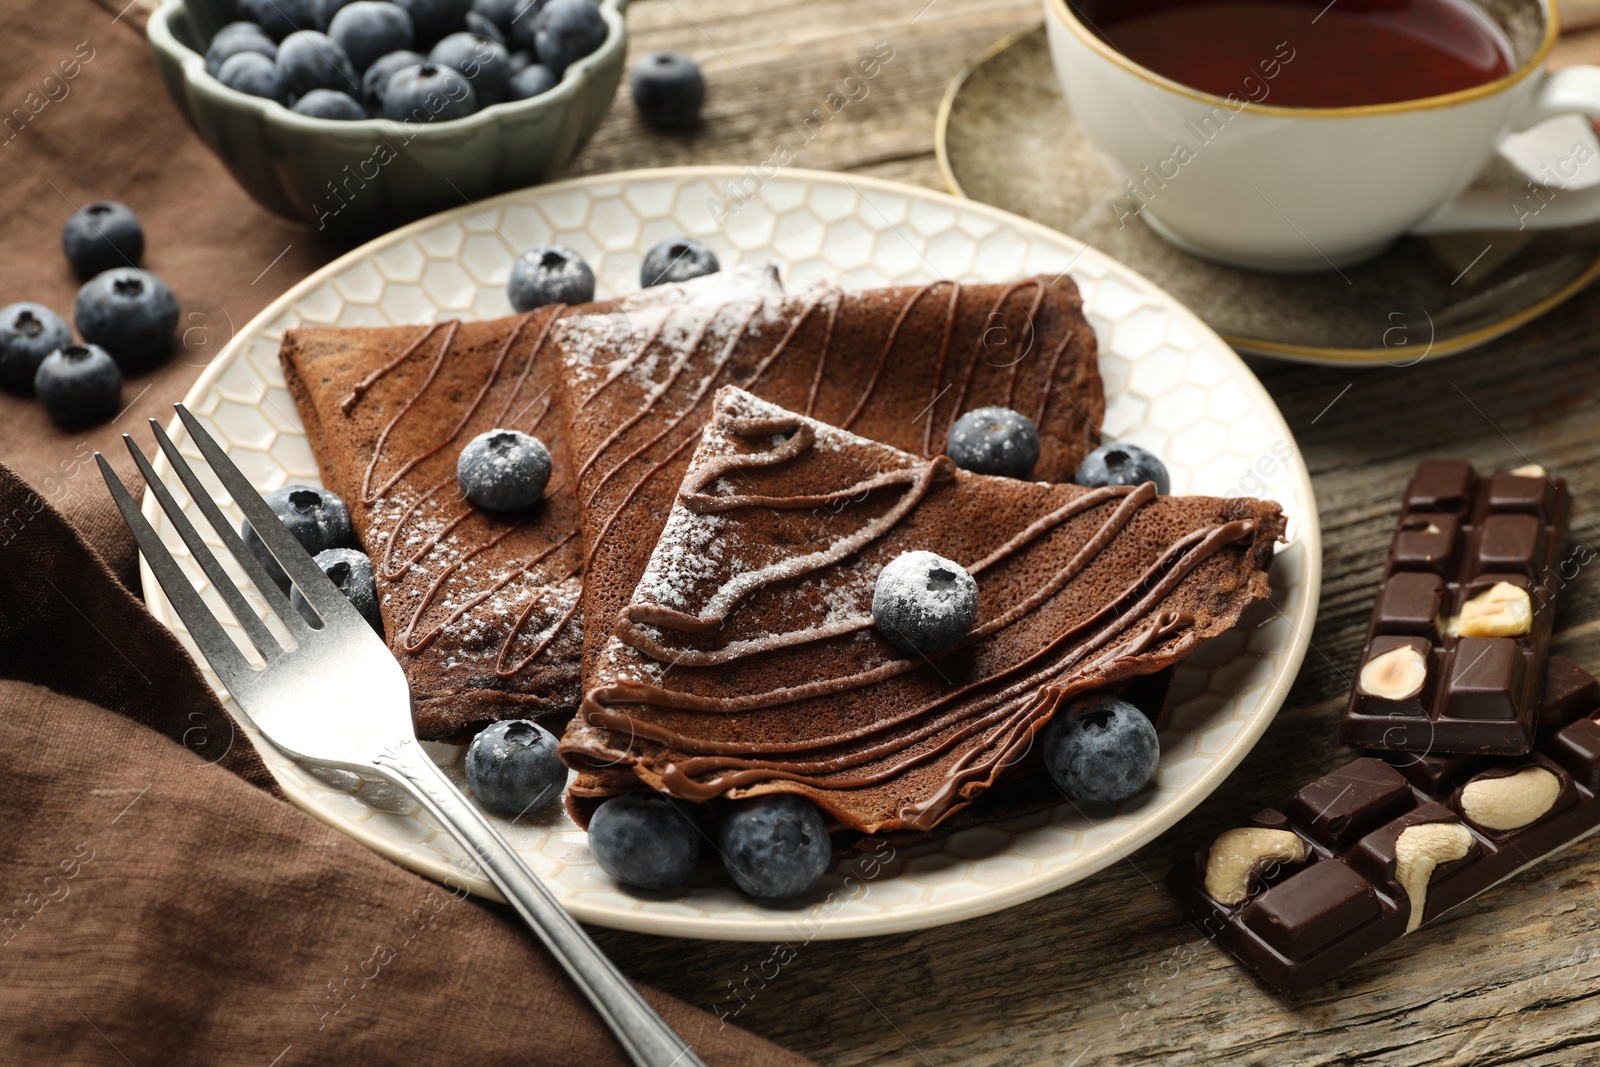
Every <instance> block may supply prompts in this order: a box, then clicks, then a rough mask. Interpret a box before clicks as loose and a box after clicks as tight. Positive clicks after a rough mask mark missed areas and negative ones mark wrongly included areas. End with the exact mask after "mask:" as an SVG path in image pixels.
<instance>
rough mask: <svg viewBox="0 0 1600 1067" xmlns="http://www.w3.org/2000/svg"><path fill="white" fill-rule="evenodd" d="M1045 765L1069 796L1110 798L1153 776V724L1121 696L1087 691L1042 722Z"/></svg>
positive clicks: (1156, 755) (1156, 752)
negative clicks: (1084, 694)
mask: <svg viewBox="0 0 1600 1067" xmlns="http://www.w3.org/2000/svg"><path fill="white" fill-rule="evenodd" d="M1043 751H1044V762H1045V767H1046V768H1047V769H1048V770H1049V772H1050V777H1051V779H1052V780H1053V781H1054V782H1055V783H1056V785H1057V786H1059V787H1060V788H1061V791H1062V792H1063V793H1065V794H1067V796H1069V797H1072V798H1074V799H1075V800H1088V801H1093V802H1095V803H1100V804H1114V803H1116V802H1117V801H1120V800H1127V799H1128V798H1129V797H1131V796H1133V795H1135V794H1136V793H1138V792H1139V791H1140V790H1142V789H1143V788H1144V787H1145V786H1147V785H1149V784H1150V779H1152V778H1154V777H1155V773H1156V763H1157V762H1158V761H1159V760H1160V759H1161V744H1160V742H1159V741H1157V740H1156V728H1155V727H1154V726H1152V725H1151V724H1150V720H1149V718H1147V717H1146V716H1145V714H1144V712H1142V711H1140V710H1139V709H1138V708H1136V707H1134V706H1133V705H1132V704H1129V703H1128V702H1127V701H1125V700H1113V699H1110V698H1106V697H1089V698H1087V699H1085V700H1080V701H1078V702H1077V703H1075V704H1073V705H1072V706H1071V707H1069V708H1068V709H1067V710H1066V711H1064V712H1060V713H1058V714H1057V715H1056V717H1055V718H1054V719H1052V720H1051V721H1050V724H1049V725H1048V726H1046V727H1045V728H1044V737H1043Z"/></svg>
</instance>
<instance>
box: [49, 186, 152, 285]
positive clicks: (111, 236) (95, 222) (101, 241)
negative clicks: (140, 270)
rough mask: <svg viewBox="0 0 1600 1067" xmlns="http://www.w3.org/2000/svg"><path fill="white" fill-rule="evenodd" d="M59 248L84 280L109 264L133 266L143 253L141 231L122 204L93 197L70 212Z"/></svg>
mask: <svg viewBox="0 0 1600 1067" xmlns="http://www.w3.org/2000/svg"><path fill="white" fill-rule="evenodd" d="M61 250H62V251H63V252H65V253H66V254H67V262H68V263H70V264H72V270H73V272H74V273H75V274H77V276H78V277H79V278H81V279H83V280H85V281H87V280H88V279H90V278H93V277H94V276H95V275H96V274H99V273H100V272H101V271H107V270H111V269H112V268H113V267H137V266H138V265H139V259H140V258H141V257H142V256H143V255H144V230H143V228H141V227H140V225H139V216H137V215H135V214H134V213H133V209H132V208H130V207H128V206H127V205H126V204H119V203H117V202H116V201H115V200H96V201H95V202H94V203H92V204H85V205H84V206H83V207H81V208H79V209H78V210H77V211H74V212H73V213H72V217H71V218H69V219H67V224H66V225H65V226H63V227H62V229H61Z"/></svg>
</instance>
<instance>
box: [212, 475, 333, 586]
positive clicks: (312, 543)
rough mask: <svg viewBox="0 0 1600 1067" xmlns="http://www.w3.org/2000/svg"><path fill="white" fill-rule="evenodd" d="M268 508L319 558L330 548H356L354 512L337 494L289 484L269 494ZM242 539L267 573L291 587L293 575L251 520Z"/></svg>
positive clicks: (242, 531) (241, 529) (243, 525)
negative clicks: (272, 551) (274, 556)
mask: <svg viewBox="0 0 1600 1067" xmlns="http://www.w3.org/2000/svg"><path fill="white" fill-rule="evenodd" d="M266 501H267V507H269V508H271V509H272V513H273V514H274V515H276V516H278V521H279V522H281V523H283V525H284V528H285V529H287V530H288V531H289V532H290V533H291V534H293V535H294V539H295V540H296V541H299V542H300V545H301V547H302V548H304V549H305V550H306V551H307V552H309V553H311V554H312V555H313V556H315V555H316V554H317V553H319V552H326V551H327V550H328V549H330V548H353V547H354V546H355V543H356V535H355V532H354V531H353V530H352V529H351V527H350V509H349V508H347V507H345V506H344V501H343V500H340V499H339V498H338V497H337V496H336V495H334V494H333V493H330V492H328V490H326V489H319V488H317V487H315V486H310V485H286V486H284V487H283V488H281V489H274V490H273V491H272V492H270V493H268V494H266ZM239 536H240V537H242V538H244V543H245V544H246V545H247V546H248V547H249V549H250V551H251V552H252V553H254V555H255V557H256V559H258V560H260V561H261V565H262V566H263V567H265V568H266V569H267V574H268V575H269V576H270V577H271V578H272V580H273V581H275V582H277V583H278V584H279V585H280V586H287V585H288V584H289V576H288V575H287V574H285V573H284V572H283V568H282V567H280V566H278V561H277V560H276V559H274V558H273V556H272V553H271V552H269V551H267V546H266V544H265V543H264V542H263V541H262V540H261V538H259V537H257V536H256V532H255V530H254V529H253V528H252V527H251V525H250V522H249V520H246V521H244V522H242V523H240V524H239Z"/></svg>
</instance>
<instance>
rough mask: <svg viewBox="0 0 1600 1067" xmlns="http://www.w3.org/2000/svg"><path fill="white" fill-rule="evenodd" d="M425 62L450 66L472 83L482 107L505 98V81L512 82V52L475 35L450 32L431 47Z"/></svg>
mask: <svg viewBox="0 0 1600 1067" xmlns="http://www.w3.org/2000/svg"><path fill="white" fill-rule="evenodd" d="M428 61H429V62H430V63H439V64H442V65H444V66H446V67H450V68H451V69H452V70H455V71H457V72H459V73H460V75H461V76H462V77H463V78H466V79H467V81H469V82H471V83H472V91H473V92H475V93H477V94H478V104H479V105H480V106H482V107H488V106H489V105H490V104H498V103H500V101H502V100H504V99H505V98H506V82H508V81H510V80H511V53H510V52H508V51H506V46H505V45H503V44H499V43H498V42H495V41H491V40H489V39H488V38H485V37H479V36H477V35H476V34H471V33H452V34H451V35H450V36H448V37H446V38H445V39H444V40H442V41H440V42H439V43H438V44H436V45H434V46H433V50H432V51H431V52H429V53H428Z"/></svg>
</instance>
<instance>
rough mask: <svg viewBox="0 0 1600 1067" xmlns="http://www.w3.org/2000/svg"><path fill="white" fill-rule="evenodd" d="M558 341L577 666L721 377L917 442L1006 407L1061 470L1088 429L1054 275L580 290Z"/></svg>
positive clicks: (1092, 387) (872, 433)
mask: <svg viewBox="0 0 1600 1067" xmlns="http://www.w3.org/2000/svg"><path fill="white" fill-rule="evenodd" d="M551 334H552V337H553V339H554V341H555V344H556V345H557V346H558V347H559V348H560V350H561V353H562V357H563V372H564V375H565V378H566V383H567V388H566V397H565V402H566V403H567V405H568V409H569V419H568V421H569V423H570V426H571V438H570V441H569V442H568V447H569V448H570V450H571V456H572V460H573V462H574V463H575V464H576V478H577V486H578V495H579V499H580V501H581V504H582V514H583V523H584V534H585V537H586V539H587V541H588V563H587V568H586V571H585V578H584V592H583V611H584V616H585V618H586V619H588V620H589V624H588V628H587V630H586V633H585V639H584V671H585V675H586V677H587V676H588V675H589V674H590V673H591V672H592V671H593V670H594V669H595V666H596V658H597V656H598V654H599V652H600V650H601V649H603V648H604V647H605V643H606V641H607V640H608V639H609V638H610V636H611V624H612V622H613V621H614V619H615V617H616V613H617V611H618V610H619V609H620V608H621V607H622V606H623V605H624V604H625V603H627V600H628V598H629V596H631V595H632V593H633V590H634V587H635V586H636V585H637V584H638V582H639V576H640V575H641V574H642V573H643V571H644V566H645V562H646V560H647V559H648V558H649V555H650V550H651V548H652V547H653V546H654V545H655V544H656V540H657V538H658V537H659V536H660V534H661V530H662V526H663V524H664V523H665V521H666V515H667V511H668V509H669V508H670V507H671V506H672V501H673V498H674V497H675V496H676V494H677V492H678V486H679V484H680V483H681V482H682V480H683V473H684V470H685V468H686V467H687V465H688V462H689V456H690V452H691V450H692V449H693V448H694V446H695V443H696V441H698V440H699V435H700V429H701V427H702V426H704V425H705V421H706V419H707V417H708V416H709V414H710V409H711V402H712V397H713V396H714V395H715V393H716V390H717V389H718V387H720V386H723V385H735V386H738V387H740V388H743V389H748V390H750V391H751V392H753V393H756V394H757V395H759V396H762V397H765V398H767V399H769V400H772V401H774V402H775V403H778V404H780V405H782V406H784V407H786V408H789V409H790V410H793V411H796V412H799V413H800V414H803V415H807V416H810V417H813V418H817V419H820V420H822V421H823V422H827V423H831V424H833V425H835V426H838V427H840V428H841V429H845V430H849V431H851V432H853V433H858V434H861V435H862V436H864V437H868V438H872V439H873V440H877V441H883V442H886V443H888V444H890V445H892V446H894V447H896V448H898V449H902V450H904V451H907V452H910V453H913V454H914V455H917V456H933V455H938V454H939V453H941V452H942V451H943V450H944V445H945V439H946V437H947V436H948V434H949V431H950V427H951V425H952V424H953V423H954V422H955V420H956V419H957V418H958V417H959V416H960V415H961V414H963V413H964V412H967V411H970V410H972V409H974V408H979V407H985V406H989V405H1002V406H1005V407H1009V408H1014V409H1016V410H1017V411H1020V412H1022V413H1023V414H1024V415H1027V416H1028V417H1029V418H1030V419H1032V420H1033V421H1034V423H1035V424H1036V425H1037V426H1038V429H1039V434H1040V437H1041V438H1042V441H1043V450H1042V452H1041V455H1040V458H1039V463H1038V466H1037V468H1036V470H1035V475H1036V477H1038V478H1040V479H1043V480H1048V481H1065V480H1066V479H1067V478H1069V477H1070V476H1071V475H1072V473H1073V472H1074V471H1075V470H1076V469H1077V466H1078V464H1079V462H1080V461H1081V460H1082V459H1083V457H1084V455H1086V454H1087V453H1088V452H1089V451H1090V450H1091V449H1093V448H1094V447H1095V446H1096V445H1097V444H1098V443H1099V433H1100V421H1101V418H1102V417H1103V416H1104V414H1105V395H1104V390H1103V387H1102V385H1101V381H1100V370H1099V358H1098V352H1097V348H1096V344H1095V336H1094V330H1093V329H1092V328H1091V327H1090V326H1089V324H1088V322H1087V321H1086V320H1085V318H1084V316H1083V305H1082V300H1081V299H1080V298H1079V295H1078V290H1077V287H1076V286H1075V285H1074V284H1073V282H1072V280H1071V279H1070V278H1068V277H1066V276H1065V275H1062V276H1060V277H1057V278H1054V279H1051V278H1029V279H1026V280H1023V281H1019V282H1012V283H1008V284H1003V285H959V284H956V283H954V282H935V283H933V284H930V285H922V286H914V287H905V288H893V289H872V290H864V291H850V290H842V289H837V288H831V287H828V288H817V289H812V290H809V291H805V292H799V293H795V294H792V295H788V296H774V295H768V296H755V297H740V296H737V295H731V296H730V298H729V299H727V300H726V301H725V302H723V303H721V304H716V303H714V302H712V301H710V300H706V301H703V302H701V303H699V304H697V305H692V306H691V305H682V304H680V305H677V306H658V307H654V308H649V309H628V308H625V307H621V306H619V305H604V304H601V305H593V306H591V307H589V308H586V309H584V312H583V313H581V314H574V315H573V316H571V317H570V318H568V319H565V320H564V321H562V322H560V323H558V324H557V325H556V326H555V328H554V329H552V331H551Z"/></svg>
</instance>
